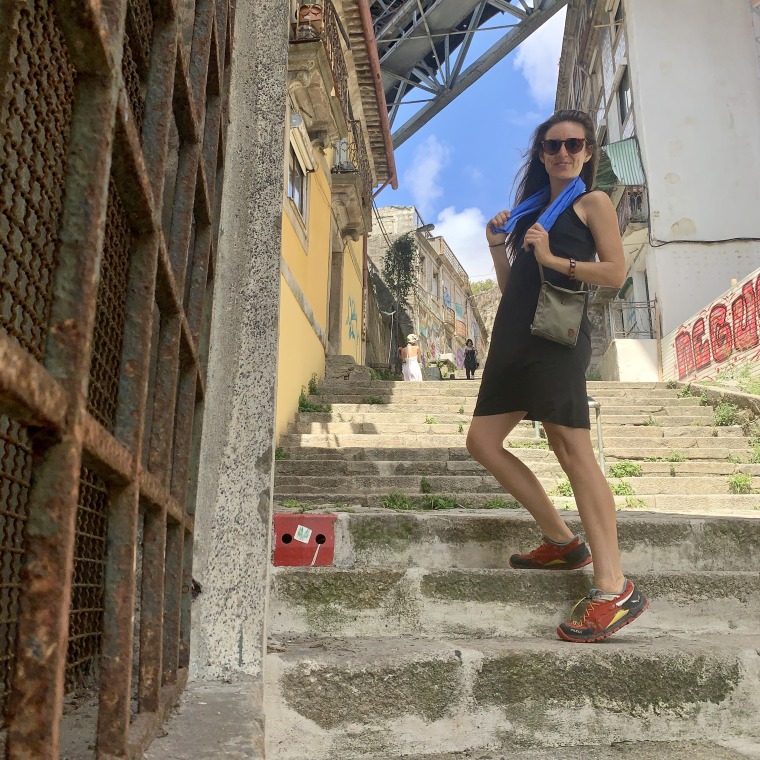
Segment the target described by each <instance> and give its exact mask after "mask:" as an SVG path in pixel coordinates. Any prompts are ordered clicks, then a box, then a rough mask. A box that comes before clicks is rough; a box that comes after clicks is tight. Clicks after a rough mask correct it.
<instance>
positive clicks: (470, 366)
mask: <svg viewBox="0 0 760 760" xmlns="http://www.w3.org/2000/svg"><path fill="white" fill-rule="evenodd" d="M477 366H478V359H477V356H476V355H475V346H474V345H473V344H472V339H471V338H467V340H466V341H465V344H464V370H465V372H466V373H467V379H468V380H470V379H472V380H474V379H475V370H476V369H477Z"/></svg>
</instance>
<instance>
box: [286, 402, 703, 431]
mask: <svg viewBox="0 0 760 760" xmlns="http://www.w3.org/2000/svg"><path fill="white" fill-rule="evenodd" d="M314 398H315V399H316V401H315V403H324V402H319V400H318V399H319V397H314ZM676 400H677V401H679V402H680V401H683V400H684V399H676ZM331 408H332V411H331V412H302V413H301V414H309V415H313V416H314V417H315V418H319V416H320V415H327V416H329V415H330V414H343V415H347V414H358V413H363V414H420V413H421V412H424V408H422V409H421V408H420V404H407V403H406V402H404V401H395V400H394V401H393V402H392V403H383V404H363V403H334V404H331ZM434 408H435V410H436V412H437V413H440V414H457V415H461V414H464V415H465V416H468V417H469V416H471V415H472V412H473V410H474V409H475V399H472V398H470V399H459V400H457V399H452V400H451V401H444V400H438V401H437V402H436V403H435V405H434ZM461 408H464V412H460V411H459V410H460V409H461ZM650 414H651V415H652V416H653V417H654V419H655V420H659V419H660V418H661V417H669V416H674V415H675V416H686V417H687V418H688V419H689V423H687V424H691V419H692V418H693V417H698V418H705V419H709V420H712V419H713V418H714V417H715V412H714V410H713V408H712V407H711V406H700V405H699V404H688V405H684V404H682V403H678V404H675V403H670V402H668V403H667V404H655V403H650V402H649V401H648V400H645V401H643V402H642V403H639V404H633V403H631V402H630V401H625V400H623V402H622V403H617V402H614V403H613V402H612V401H610V402H607V401H604V402H602V416H603V417H607V416H610V415H632V416H636V415H643V416H644V417H645V419H646V417H648V415H650Z"/></svg>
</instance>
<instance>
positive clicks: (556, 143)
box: [541, 137, 586, 156]
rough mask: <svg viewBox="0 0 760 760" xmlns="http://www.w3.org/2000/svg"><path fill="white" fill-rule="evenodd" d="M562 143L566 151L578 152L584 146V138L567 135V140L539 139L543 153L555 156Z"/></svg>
mask: <svg viewBox="0 0 760 760" xmlns="http://www.w3.org/2000/svg"><path fill="white" fill-rule="evenodd" d="M563 145H564V146H565V148H566V149H567V152H568V153H571V154H574V153H580V152H581V151H582V150H583V149H584V148H585V147H586V138H585V137H568V138H567V140H541V147H542V148H543V151H544V153H547V154H548V155H550V156H556V155H557V153H559V151H560V148H561V147H562V146H563Z"/></svg>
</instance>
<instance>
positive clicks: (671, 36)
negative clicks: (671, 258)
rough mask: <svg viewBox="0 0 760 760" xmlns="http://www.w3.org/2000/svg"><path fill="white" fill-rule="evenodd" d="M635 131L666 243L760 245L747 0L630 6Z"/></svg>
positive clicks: (646, 0)
mask: <svg viewBox="0 0 760 760" xmlns="http://www.w3.org/2000/svg"><path fill="white" fill-rule="evenodd" d="M625 12H626V30H627V34H628V56H629V65H630V74H631V80H632V89H633V97H634V107H635V110H636V129H637V133H638V135H639V138H640V142H641V149H642V159H643V162H644V168H645V171H646V174H647V183H648V189H649V205H650V209H651V216H652V220H651V221H652V226H651V233H652V237H653V238H654V239H656V240H659V241H671V240H694V241H702V240H720V239H728V238H739V237H760V214H758V213H757V206H758V199H759V198H760V171H754V170H752V167H755V168H760V141H759V140H758V139H757V137H758V135H759V134H760V82H759V81H758V75H757V65H758V64H757V49H756V43H755V35H754V29H753V18H752V16H753V14H752V7H751V5H750V3H749V2H744V1H743V0H711V2H695V1H694V0H668V2H662V0H634V2H631V1H630V0H629V1H628V2H626V4H625Z"/></svg>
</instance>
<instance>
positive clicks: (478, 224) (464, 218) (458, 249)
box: [433, 206, 493, 277]
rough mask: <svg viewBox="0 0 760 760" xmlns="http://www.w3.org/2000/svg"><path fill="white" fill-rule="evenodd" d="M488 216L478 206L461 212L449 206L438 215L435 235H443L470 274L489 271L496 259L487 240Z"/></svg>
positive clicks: (477, 274) (473, 275) (482, 273)
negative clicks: (493, 257) (492, 257)
mask: <svg viewBox="0 0 760 760" xmlns="http://www.w3.org/2000/svg"><path fill="white" fill-rule="evenodd" d="M486 221H487V219H486V217H485V215H484V214H483V212H482V211H481V210H480V209H479V208H476V207H472V208H466V209H464V210H462V211H457V210H456V209H455V208H454V206H448V207H447V208H445V209H443V211H441V212H440V213H439V214H438V219H437V221H436V223H435V232H433V234H434V235H443V237H444V238H445V239H446V242H447V243H448V245H449V248H451V250H452V251H454V255H455V256H456V257H457V258H458V259H459V261H460V263H461V264H462V266H463V267H464V269H465V272H467V274H468V275H469V276H470V277H479V276H480V275H485V274H488V273H489V272H491V271H492V269H493V261H492V260H491V254H490V253H489V251H488V244H487V243H486V234H485V227H486Z"/></svg>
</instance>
